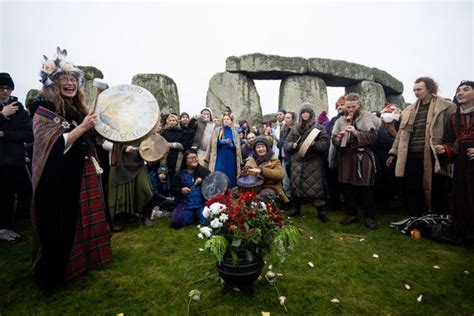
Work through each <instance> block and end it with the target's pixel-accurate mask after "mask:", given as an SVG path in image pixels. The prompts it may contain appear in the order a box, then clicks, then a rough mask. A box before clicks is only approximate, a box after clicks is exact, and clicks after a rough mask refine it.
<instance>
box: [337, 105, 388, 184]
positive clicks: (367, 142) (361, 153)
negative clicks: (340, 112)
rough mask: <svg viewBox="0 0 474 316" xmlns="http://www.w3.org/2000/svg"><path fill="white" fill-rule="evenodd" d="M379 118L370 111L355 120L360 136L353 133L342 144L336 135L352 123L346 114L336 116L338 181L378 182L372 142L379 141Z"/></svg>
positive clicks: (362, 112)
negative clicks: (337, 117) (345, 142)
mask: <svg viewBox="0 0 474 316" xmlns="http://www.w3.org/2000/svg"><path fill="white" fill-rule="evenodd" d="M380 124H381V122H380V119H379V118H378V117H376V116H375V115H373V114H372V113H369V112H367V111H361V112H360V114H359V115H358V116H357V117H356V118H354V119H353V120H352V125H353V126H354V127H355V129H356V130H357V136H354V135H352V136H351V138H350V141H349V142H348V143H347V146H346V147H340V140H339V139H338V138H337V137H336V136H337V135H338V134H339V133H340V132H342V131H344V130H345V129H346V127H347V126H348V125H349V123H348V122H347V121H346V118H345V117H340V118H339V119H337V121H336V124H334V128H333V130H332V142H333V144H334V145H335V146H336V147H337V154H336V159H337V166H338V181H339V183H345V184H351V185H356V186H373V185H374V184H375V172H376V163H375V156H374V153H373V152H372V149H371V146H372V145H373V144H375V142H376V141H377V131H378V129H379V127H380Z"/></svg>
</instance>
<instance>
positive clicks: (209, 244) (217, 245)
mask: <svg viewBox="0 0 474 316" xmlns="http://www.w3.org/2000/svg"><path fill="white" fill-rule="evenodd" d="M228 245H229V243H228V242H227V239H225V238H224V236H218V235H214V236H211V238H209V239H208V240H206V243H205V244H204V249H206V250H209V251H210V252H211V253H212V254H213V255H214V256H215V257H216V259H217V261H218V262H219V263H220V262H221V261H222V259H224V254H225V252H226V249H227V246H228Z"/></svg>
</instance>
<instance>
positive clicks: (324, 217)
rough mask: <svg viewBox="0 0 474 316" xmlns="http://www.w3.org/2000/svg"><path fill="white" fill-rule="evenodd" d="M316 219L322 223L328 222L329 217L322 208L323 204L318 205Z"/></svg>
mask: <svg viewBox="0 0 474 316" xmlns="http://www.w3.org/2000/svg"><path fill="white" fill-rule="evenodd" d="M318 219H319V220H320V221H321V222H323V223H327V222H329V217H328V216H327V214H326V211H325V210H324V205H321V206H318Z"/></svg>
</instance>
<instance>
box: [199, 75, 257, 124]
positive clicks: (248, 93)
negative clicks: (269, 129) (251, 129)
mask: <svg viewBox="0 0 474 316" xmlns="http://www.w3.org/2000/svg"><path fill="white" fill-rule="evenodd" d="M206 106H207V107H208V108H210V109H211V110H212V111H213V113H214V115H221V114H222V113H223V112H224V110H225V109H226V107H230V108H231V109H232V113H233V114H234V116H235V122H236V123H237V121H238V120H241V119H245V120H247V121H248V122H249V125H250V126H252V125H260V124H261V123H262V108H261V107H260V96H259V95H258V93H257V89H256V88H255V84H254V82H253V80H252V79H249V78H247V76H245V75H242V74H234V73H229V72H220V73H217V74H215V75H214V76H212V78H211V80H209V89H208V90H207V97H206Z"/></svg>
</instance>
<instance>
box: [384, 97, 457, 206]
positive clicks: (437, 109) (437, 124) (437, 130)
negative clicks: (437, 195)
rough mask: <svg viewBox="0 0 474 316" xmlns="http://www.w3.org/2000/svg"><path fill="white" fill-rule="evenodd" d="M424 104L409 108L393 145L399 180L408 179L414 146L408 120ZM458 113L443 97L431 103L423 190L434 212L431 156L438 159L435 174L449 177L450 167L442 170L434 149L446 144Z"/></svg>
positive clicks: (391, 150) (426, 135) (404, 114)
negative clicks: (446, 129) (448, 128)
mask: <svg viewBox="0 0 474 316" xmlns="http://www.w3.org/2000/svg"><path fill="white" fill-rule="evenodd" d="M420 102H421V101H417V102H416V103H414V104H411V105H409V106H408V107H406V108H405V109H404V110H403V112H402V115H401V122H400V129H399V130H398V133H397V137H396V138H395V141H394V142H393V146H392V149H390V152H389V153H390V155H393V156H396V157H397V162H396V165H395V176H396V177H404V176H405V166H406V162H407V156H408V149H409V145H410V138H411V132H410V131H409V129H408V128H407V125H408V120H409V118H410V114H411V112H412V111H416V107H417V106H419V103H420ZM455 111H456V106H455V105H454V104H452V103H451V102H450V101H448V100H445V99H443V98H442V97H438V96H435V97H433V98H432V99H431V102H430V108H429V110H428V115H427V117H426V129H425V149H424V159H423V169H424V170H423V190H424V192H425V201H426V205H427V206H428V207H429V209H430V208H431V182H432V172H433V164H432V161H431V156H432V155H433V156H434V160H435V161H434V172H435V173H438V174H441V175H446V176H448V175H449V171H448V166H447V165H446V166H441V164H440V162H439V159H438V156H437V155H436V154H435V150H434V146H435V145H441V144H443V133H444V127H445V126H446V124H447V122H448V121H449V118H450V116H451V114H452V113H454V112H455Z"/></svg>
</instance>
